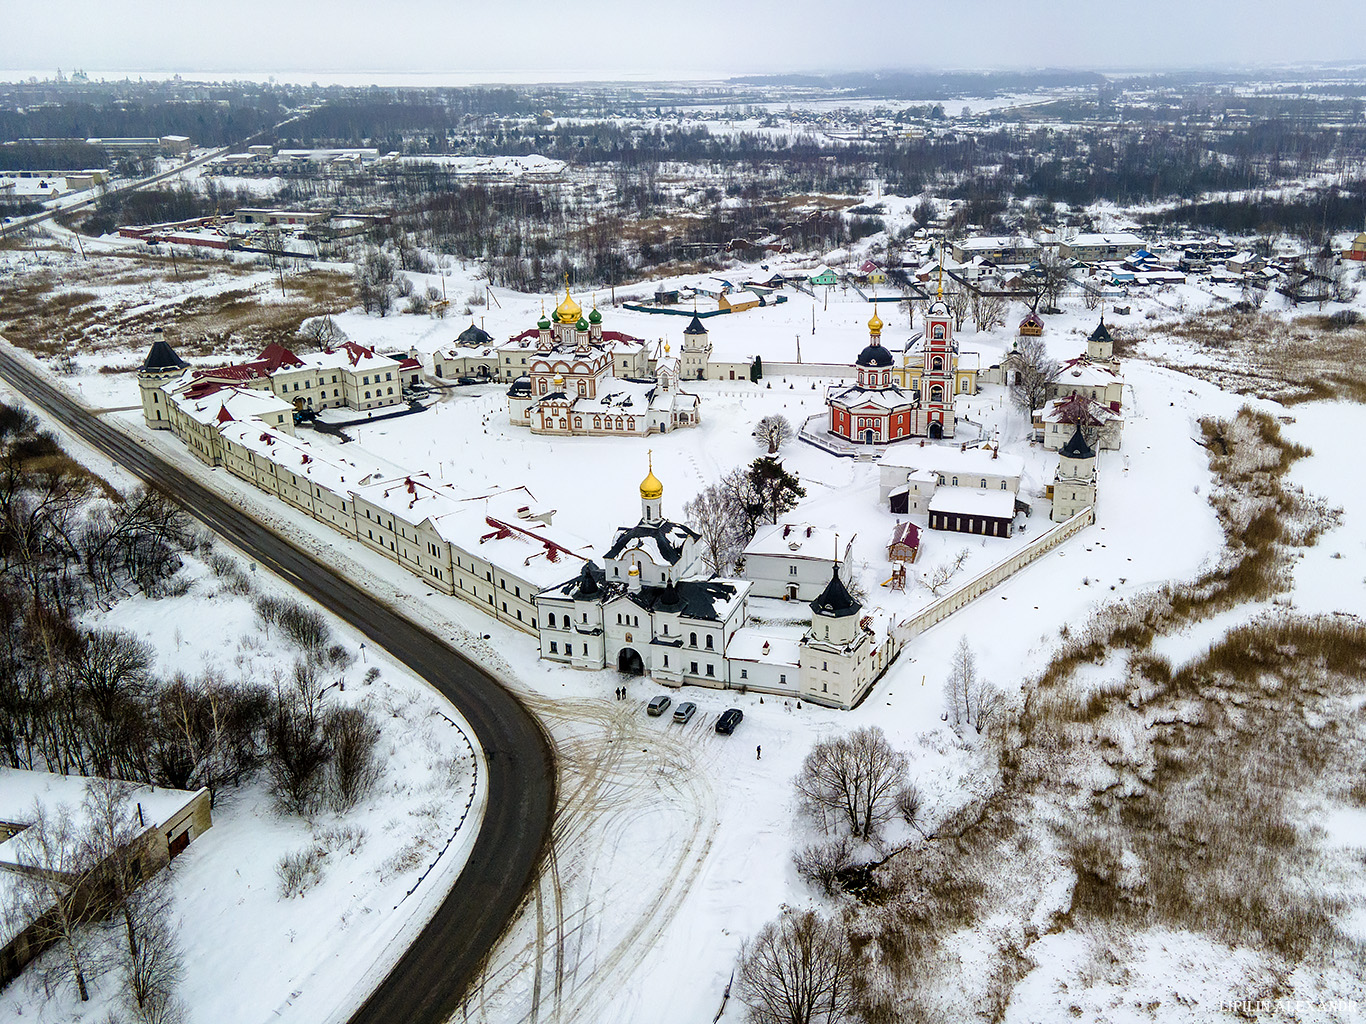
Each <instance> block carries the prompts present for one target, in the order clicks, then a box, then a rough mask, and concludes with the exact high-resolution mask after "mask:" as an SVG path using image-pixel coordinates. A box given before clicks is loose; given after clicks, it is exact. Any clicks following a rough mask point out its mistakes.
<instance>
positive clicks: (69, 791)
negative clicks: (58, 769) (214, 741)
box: [0, 768, 202, 868]
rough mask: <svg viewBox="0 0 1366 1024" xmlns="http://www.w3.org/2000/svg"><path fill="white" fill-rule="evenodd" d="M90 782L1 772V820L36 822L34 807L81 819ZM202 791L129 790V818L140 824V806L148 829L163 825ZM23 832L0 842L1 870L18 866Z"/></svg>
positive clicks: (7, 770) (47, 774) (74, 777)
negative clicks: (65, 813)
mask: <svg viewBox="0 0 1366 1024" xmlns="http://www.w3.org/2000/svg"><path fill="white" fill-rule="evenodd" d="M90 782H91V780H90V779H88V778H86V777H84V776H82V775H54V774H52V773H50V772H30V771H22V770H20V769H17V768H4V769H0V821H3V822H5V823H7V824H10V825H28V824H31V823H32V821H33V811H34V807H35V804H36V805H39V806H41V807H42V808H43V810H44V811H46V812H49V813H54V814H55V813H56V812H57V810H58V809H59V808H62V807H65V808H66V809H67V810H68V811H69V812H70V813H71V815H72V817H74V818H77V819H78V820H79V819H80V818H82V817H83V814H82V806H81V805H82V803H83V802H84V801H85V796H86V793H87V791H88V788H89V784H90ZM199 792H202V790H198V791H195V792H191V791H189V790H185V789H167V788H166V787H164V786H133V785H131V784H130V785H129V787H128V805H127V809H128V816H129V820H130V822H136V821H137V814H138V807H139V806H140V807H141V808H142V814H143V820H144V821H145V822H146V823H147V826H148V827H155V826H158V825H161V824H162V823H163V822H166V821H170V820H171V819H172V818H174V817H175V816H176V815H177V814H179V813H180V812H181V811H182V810H184V809H185V807H186V806H187V805H188V804H189V803H190V802H191V801H192V800H194V798H195V797H196V796H197V795H198V793H199ZM22 836H23V832H22V831H20V832H18V833H16V834H15V835H13V836H11V837H10V838H9V839H7V840H5V841H4V842H3V843H0V867H5V868H13V867H15V866H16V865H17V864H18V862H19V861H18V855H19V851H20V847H21V841H22Z"/></svg>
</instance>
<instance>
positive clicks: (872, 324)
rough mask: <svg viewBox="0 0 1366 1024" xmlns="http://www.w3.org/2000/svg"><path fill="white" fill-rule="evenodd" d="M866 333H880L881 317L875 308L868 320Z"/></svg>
mask: <svg viewBox="0 0 1366 1024" xmlns="http://www.w3.org/2000/svg"><path fill="white" fill-rule="evenodd" d="M868 333H869V334H881V333H882V318H881V317H880V316H878V315H877V310H876V309H875V310H873V319H871V320H869V321H868Z"/></svg>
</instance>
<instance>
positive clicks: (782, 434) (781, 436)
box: [754, 413, 796, 455]
mask: <svg viewBox="0 0 1366 1024" xmlns="http://www.w3.org/2000/svg"><path fill="white" fill-rule="evenodd" d="M794 436H796V431H794V430H793V429H792V424H791V423H790V422H789V421H788V418H787V417H786V416H781V415H778V414H777V413H774V414H772V415H769V416H765V417H764V418H763V419H761V420H760V421H759V423H758V425H757V426H755V428H754V439H755V440H756V441H758V442H759V443H760V444H761V445H766V446H767V447H768V454H770V455H777V454H778V449H779V448H781V447H782V446H783V445H785V444H787V442H788V441H790V440H792V438H793V437H794Z"/></svg>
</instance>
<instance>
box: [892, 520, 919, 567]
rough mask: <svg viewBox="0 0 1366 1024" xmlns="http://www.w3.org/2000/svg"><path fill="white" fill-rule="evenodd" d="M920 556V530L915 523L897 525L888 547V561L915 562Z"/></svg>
mask: <svg viewBox="0 0 1366 1024" xmlns="http://www.w3.org/2000/svg"><path fill="white" fill-rule="evenodd" d="M919 554H920V528H919V527H918V526H916V525H915V523H897V524H896V529H895V530H894V531H893V532H892V540H891V543H889V544H888V545H887V559H888V561H891V562H901V563H903V564H904V563H906V562H914V561H915V560H916V558H917V556H919Z"/></svg>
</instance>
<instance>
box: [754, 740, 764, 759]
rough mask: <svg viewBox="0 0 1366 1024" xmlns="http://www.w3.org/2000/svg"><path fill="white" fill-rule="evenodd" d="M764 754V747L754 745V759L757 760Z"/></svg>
mask: <svg viewBox="0 0 1366 1024" xmlns="http://www.w3.org/2000/svg"><path fill="white" fill-rule="evenodd" d="M763 756H764V748H763V747H762V746H760V745H759V744H757V743H756V744H755V745H754V760H756V761H758V760H759V759H760V758H762V757H763Z"/></svg>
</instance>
